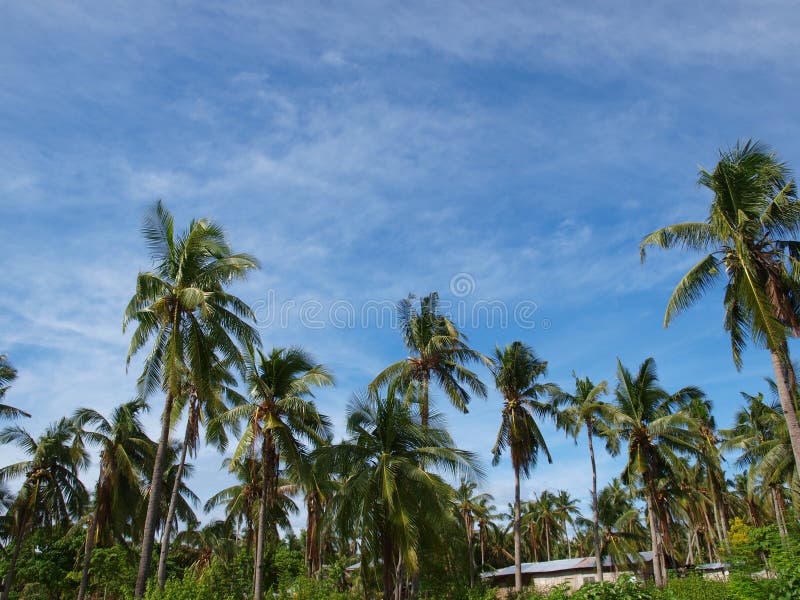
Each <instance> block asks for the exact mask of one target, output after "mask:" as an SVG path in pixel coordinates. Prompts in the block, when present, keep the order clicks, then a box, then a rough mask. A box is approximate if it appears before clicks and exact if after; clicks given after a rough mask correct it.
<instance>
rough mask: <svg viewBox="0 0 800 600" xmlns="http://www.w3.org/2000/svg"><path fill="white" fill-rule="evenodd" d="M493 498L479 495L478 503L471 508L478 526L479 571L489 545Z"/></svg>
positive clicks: (493, 509)
mask: <svg viewBox="0 0 800 600" xmlns="http://www.w3.org/2000/svg"><path fill="white" fill-rule="evenodd" d="M493 501H494V498H493V497H492V495H491V494H481V497H480V498H479V500H478V502H477V503H476V504H475V506H473V508H472V511H473V512H474V513H475V524H476V525H477V526H478V543H479V544H480V549H481V571H483V567H484V565H485V564H486V551H487V548H488V544H489V527H490V525H491V524H492V519H494V518H495V517H496V516H497V515H495V514H494V513H495V510H497V507H495V505H494V504H492V502H493Z"/></svg>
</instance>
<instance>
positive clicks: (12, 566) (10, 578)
mask: <svg viewBox="0 0 800 600" xmlns="http://www.w3.org/2000/svg"><path fill="white" fill-rule="evenodd" d="M25 520H27V519H25ZM24 530H25V529H24V522H23V526H21V527H19V528H18V531H19V535H18V536H17V539H16V543H15V544H14V552H13V554H12V555H11V562H9V563H8V571H7V572H6V580H5V581H4V582H3V597H2V600H8V596H9V594H10V593H11V586H12V584H13V583H14V571H15V570H16V568H17V560H18V559H19V552H20V550H22V540H23V537H24V533H23V532H24Z"/></svg>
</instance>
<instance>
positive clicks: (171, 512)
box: [158, 416, 192, 591]
mask: <svg viewBox="0 0 800 600" xmlns="http://www.w3.org/2000/svg"><path fill="white" fill-rule="evenodd" d="M191 422H192V419H191V416H190V417H189V421H188V422H187V423H186V435H185V436H184V437H183V448H182V449H181V461H180V463H178V472H177V473H175V483H173V484H172V495H170V497H169V508H168V509H167V520H166V521H165V522H164V533H163V535H162V536H161V553H160V554H159V556H158V589H160V590H162V591H163V590H164V584H165V583H166V582H167V554H169V535H170V533H172V520H173V518H174V517H175V510H176V508H177V506H178V493H179V492H180V489H181V477H183V467H184V465H185V464H186V450H187V449H188V447H189V436H190V435H191V431H190V428H191Z"/></svg>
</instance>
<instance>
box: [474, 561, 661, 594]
mask: <svg viewBox="0 0 800 600" xmlns="http://www.w3.org/2000/svg"><path fill="white" fill-rule="evenodd" d="M630 558H631V560H630V562H629V563H628V564H626V565H615V564H614V563H613V561H612V560H611V558H610V557H605V558H604V559H603V573H604V576H603V579H605V580H608V581H615V580H616V579H617V578H618V577H619V576H620V575H622V574H626V575H638V576H639V577H642V578H646V577H649V576H650V574H651V573H652V566H653V553H652V552H640V553H639V555H638V556H631V557H630ZM595 576H596V569H595V558H594V556H587V557H583V558H563V559H560V560H548V561H544V562H535V563H530V562H528V563H522V584H523V585H525V586H531V585H534V586H536V587H537V588H540V589H548V588H552V587H555V586H557V585H562V584H568V585H569V586H570V588H571V589H573V590H577V589H578V588H579V587H581V586H582V585H583V584H585V583H591V582H594V580H595ZM481 578H482V579H483V580H484V581H486V582H488V583H491V584H493V585H496V586H498V587H513V586H514V565H511V566H510V567H504V568H502V569H497V570H496V571H489V572H486V573H481Z"/></svg>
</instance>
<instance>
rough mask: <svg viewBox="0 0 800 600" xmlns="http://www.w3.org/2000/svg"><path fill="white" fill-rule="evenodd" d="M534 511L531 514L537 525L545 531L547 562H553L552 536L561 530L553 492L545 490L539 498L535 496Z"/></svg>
mask: <svg viewBox="0 0 800 600" xmlns="http://www.w3.org/2000/svg"><path fill="white" fill-rule="evenodd" d="M532 504H533V506H532V510H531V512H530V513H529V514H530V515H531V516H533V518H534V520H535V524H536V526H537V528H539V530H540V531H544V545H545V551H546V552H547V560H552V559H553V556H552V554H551V552H550V549H551V546H552V543H551V542H552V537H553V536H552V534H553V533H554V532H555V531H557V530H558V529H559V515H558V512H557V510H558V507H557V504H556V496H555V494H553V493H552V492H550V491H548V490H545V491H543V492H542V493H541V494H539V495H538V496H536V495H534V498H533V502H532Z"/></svg>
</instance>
